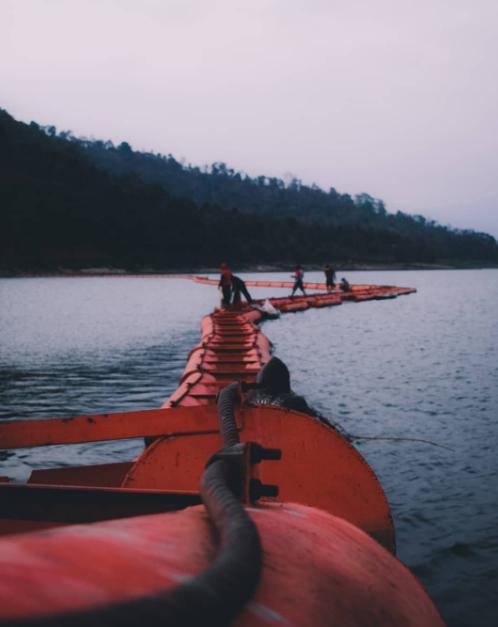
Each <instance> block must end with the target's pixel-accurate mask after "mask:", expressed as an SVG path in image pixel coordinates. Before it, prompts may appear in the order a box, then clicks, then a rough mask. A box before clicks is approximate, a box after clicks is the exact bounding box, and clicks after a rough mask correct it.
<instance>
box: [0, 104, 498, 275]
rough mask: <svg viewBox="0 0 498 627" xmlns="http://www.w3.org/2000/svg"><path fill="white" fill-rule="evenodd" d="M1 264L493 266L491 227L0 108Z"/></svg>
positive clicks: (42, 267) (497, 256)
mask: <svg viewBox="0 0 498 627" xmlns="http://www.w3.org/2000/svg"><path fill="white" fill-rule="evenodd" d="M0 245H1V253H0V270H2V271H3V272H9V271H14V272H15V271H53V270H57V269H60V268H64V269H80V268H88V267H93V266H109V267H120V268H125V269H129V270H134V271H137V270H145V269H147V270H167V269H177V268H185V267H206V266H213V265H217V264H218V263H219V261H220V260H221V259H227V260H229V261H230V262H231V263H232V264H237V265H246V266H247V265H255V264H278V263H280V264H282V265H285V264H293V263H295V262H300V263H308V264H322V263H324V262H325V261H332V262H334V263H336V264H341V263H342V264H352V263H359V264H365V263H380V264H389V263H444V264H450V265H457V266H459V265H460V266H462V265H463V266H465V265H496V264H497V263H498V245H497V243H496V241H495V240H494V238H493V237H491V236H490V235H487V234H484V233H475V232H473V231H461V230H454V229H450V228H448V227H444V226H441V225H438V224H437V223H434V222H428V221H427V220H425V219H424V218H423V217H422V216H410V215H407V214H404V213H401V212H397V213H396V214H391V213H388V212H387V211H386V209H385V207H384V204H383V203H382V201H380V200H376V199H374V198H372V197H371V196H369V195H367V194H361V195H359V196H356V197H355V198H354V199H353V198H351V196H349V195H347V194H339V193H337V192H336V191H335V190H334V189H330V190H329V191H328V192H325V191H323V190H321V189H319V188H318V187H316V186H311V187H310V186H306V185H303V184H302V183H301V182H300V181H298V180H296V179H294V180H293V181H291V182H290V183H289V184H288V185H286V184H284V182H283V181H281V180H279V179H275V178H267V177H263V176H261V177H257V178H250V177H248V176H246V175H244V174H242V173H239V172H235V171H233V170H231V169H229V168H228V167H227V166H226V165H225V164H222V163H217V164H213V165H212V166H211V167H209V168H204V169H203V170H201V169H200V168H198V167H193V166H185V165H182V164H181V163H179V162H178V161H177V160H175V159H174V158H173V157H172V156H171V155H168V156H163V155H159V154H151V153H141V152H136V151H133V150H132V148H131V147H130V145H129V144H127V143H126V142H123V143H121V144H120V145H119V146H114V145H113V144H112V143H111V142H103V141H93V140H92V141H90V140H86V139H79V138H75V137H73V136H72V134H71V133H69V132H62V133H59V134H57V132H56V129H55V128H54V127H40V126H38V125H37V124H36V123H34V122H32V123H31V124H30V125H26V124H23V123H20V122H17V121H15V120H14V119H13V118H12V117H11V116H10V115H9V114H8V113H7V112H5V111H2V110H0Z"/></svg>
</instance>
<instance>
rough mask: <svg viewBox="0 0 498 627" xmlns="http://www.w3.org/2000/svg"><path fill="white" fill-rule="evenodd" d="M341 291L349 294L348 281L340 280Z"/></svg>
mask: <svg viewBox="0 0 498 627" xmlns="http://www.w3.org/2000/svg"><path fill="white" fill-rule="evenodd" d="M341 290H342V291H343V292H351V285H349V283H348V281H346V279H345V278H344V277H342V279H341Z"/></svg>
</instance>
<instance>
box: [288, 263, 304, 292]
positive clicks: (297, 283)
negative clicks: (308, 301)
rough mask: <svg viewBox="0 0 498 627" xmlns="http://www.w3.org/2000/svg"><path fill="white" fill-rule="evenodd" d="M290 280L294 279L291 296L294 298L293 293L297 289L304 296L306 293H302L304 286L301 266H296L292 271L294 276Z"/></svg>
mask: <svg viewBox="0 0 498 627" xmlns="http://www.w3.org/2000/svg"><path fill="white" fill-rule="evenodd" d="M292 278H293V279H294V287H293V288H292V294H291V296H294V292H295V291H296V290H297V289H300V290H301V292H302V293H303V294H304V295H305V296H306V292H305V291H304V285H303V278H304V272H303V269H302V268H301V266H296V268H295V270H294V274H293V275H292Z"/></svg>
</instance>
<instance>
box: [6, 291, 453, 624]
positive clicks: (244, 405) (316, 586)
mask: <svg viewBox="0 0 498 627" xmlns="http://www.w3.org/2000/svg"><path fill="white" fill-rule="evenodd" d="M354 287H355V288H356V287H357V286H354ZM386 289H388V288H384V287H379V288H377V289H372V288H371V287H368V288H367V287H366V286H362V289H361V290H358V289H353V294H354V295H355V296H356V295H358V296H360V295H362V294H363V295H367V294H368V295H373V294H377V295H378V296H382V294H384V293H386V292H385V290H386ZM396 289H397V288H389V289H388V292H387V293H388V294H390V295H391V294H393V292H391V291H390V290H396ZM399 293H407V291H406V290H405V291H400V292H399ZM394 295H397V294H394ZM344 296H346V295H344ZM374 297H375V296H374ZM271 300H272V304H273V305H274V306H275V307H276V308H278V309H279V310H280V311H282V312H284V311H293V310H297V309H293V308H292V306H293V305H297V306H299V307H300V308H302V309H307V308H309V307H315V306H321V307H323V306H333V305H336V304H339V303H340V302H342V300H344V298H343V295H342V294H339V293H337V294H336V293H334V294H317V295H312V296H306V297H303V298H294V299H290V298H289V299H271ZM262 319H263V313H262V312H261V311H258V310H255V309H253V308H251V307H250V306H241V307H239V308H238V309H233V310H230V309H228V310H226V309H220V310H215V312H214V313H213V314H211V315H209V316H206V317H205V318H204V319H203V321H202V332H201V340H200V342H199V344H198V345H197V346H195V347H194V349H193V350H192V351H191V353H190V355H189V357H188V360H187V364H186V367H185V370H184V372H183V374H182V376H181V379H180V383H179V386H178V389H177V390H176V391H175V392H174V393H173V394H172V395H171V396H170V398H168V399H167V400H166V402H165V403H164V405H163V407H162V408H160V409H157V410H148V411H137V412H127V413H115V414H105V415H95V416H80V417H76V418H70V419H53V420H39V421H18V422H10V423H3V424H1V425H0V442H1V444H0V446H1V447H2V448H16V447H30V446H43V445H49V444H71V443H77V442H92V441H104V440H112V439H122V438H131V437H143V438H145V441H146V446H145V448H144V451H143V453H142V454H141V455H140V456H139V457H138V458H137V459H136V460H133V461H130V462H128V463H116V464H103V465H99V466H89V467H79V468H63V469H62V468H61V469H47V470H41V471H35V472H33V473H32V475H31V477H30V480H29V482H28V483H27V484H25V485H20V484H13V483H8V482H4V483H0V503H1V504H2V507H1V511H2V521H1V523H0V531H2V532H3V533H4V534H5V535H4V537H3V539H0V562H1V563H2V569H1V575H0V582H1V585H0V626H1V625H5V624H11V623H12V622H13V621H18V622H16V623H12V624H19V625H23V624H26V625H28V624H32V623H31V622H30V621H41V622H40V623H38V622H36V624H43V625H54V626H55V625H73V624H74V625H88V626H89V627H90V625H95V624H99V625H100V624H105V625H135V624H137V623H138V622H147V623H151V624H154V623H155V622H156V621H159V620H160V621H161V624H167V625H182V624H184V625H196V624H213V625H223V624H235V625H241V626H242V625H244V626H245V625H258V626H259V625H268V624H274V623H281V624H284V625H311V624H313V625H332V624H333V625H351V626H360V625H365V624H379V625H419V626H424V627H425V626H433V625H434V626H435V625H442V624H443V623H442V620H441V618H440V616H439V614H438V612H437V610H436V609H435V607H434V606H433V604H432V602H431V601H430V599H429V598H428V596H427V594H426V593H425V592H424V590H423V589H422V587H421V586H420V584H419V583H418V582H417V581H416V580H415V578H414V577H413V576H412V575H411V574H410V573H409V571H408V570H407V569H406V568H405V567H404V566H402V565H401V564H400V563H399V562H398V561H397V560H396V558H395V557H394V556H393V553H394V551H395V541H394V529H393V524H392V520H391V515H390V510H389V506H388V503H387V500H386V498H385V495H384V493H383V490H382V487H381V486H380V484H379V482H378V480H377V479H376V477H375V475H374V473H373V471H372V470H371V468H370V467H369V465H368V464H367V463H366V462H365V460H364V459H363V458H362V457H361V455H360V454H359V453H358V452H357V451H356V449H355V448H354V447H353V446H352V445H351V444H350V443H349V442H348V441H347V439H346V438H344V437H343V436H342V435H341V433H340V432H339V431H337V430H336V429H335V428H334V427H333V426H332V425H331V424H329V423H328V422H327V421H326V420H324V419H323V418H321V417H320V416H317V415H316V414H315V413H314V412H313V411H312V410H310V408H309V407H308V406H307V404H306V402H305V401H304V399H301V398H300V397H298V396H296V395H295V394H294V393H293V392H292V390H291V388H290V385H289V376H288V371H287V369H286V368H285V365H283V364H282V363H281V362H280V361H279V360H278V359H276V358H274V357H273V358H272V356H271V344H270V342H269V340H268V339H267V338H266V336H265V335H264V334H263V333H262V331H261V330H260V328H259V327H258V323H259V322H260V321H261V320H262ZM201 502H204V505H205V507H203V506H201V505H200V503H201ZM42 530H43V532H42V533H40V531H42ZM28 532H29V533H28ZM33 624H34V623H33Z"/></svg>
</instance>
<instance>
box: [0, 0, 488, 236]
mask: <svg viewBox="0 0 498 627" xmlns="http://www.w3.org/2000/svg"><path fill="white" fill-rule="evenodd" d="M0 107H2V108H5V109H7V111H9V113H11V114H12V115H13V116H14V117H15V118H17V119H20V120H23V121H30V120H35V121H37V122H39V123H41V124H53V125H55V126H56V127H57V129H58V130H72V131H73V132H74V133H75V134H77V135H83V136H88V137H95V138H100V139H111V140H113V141H114V142H120V141H123V140H126V141H128V142H129V143H130V144H131V145H132V146H133V147H134V148H136V149H143V150H153V151H155V152H162V153H171V154H173V156H175V157H176V158H178V159H181V158H184V159H185V160H186V161H187V162H189V163H192V164H195V165H200V166H202V165H204V164H207V163H212V162H214V161H224V162H226V163H227V164H228V165H229V166H230V167H232V168H235V169H237V170H242V171H244V172H247V173H248V174H250V175H251V176H254V175H259V174H265V175H268V176H277V177H281V178H288V177H289V176H291V175H293V176H296V177H298V178H301V179H302V180H303V182H305V183H308V184H311V183H313V182H315V183H316V184H318V185H319V186H320V187H322V188H324V189H327V190H328V188H329V187H335V188H336V189H337V190H338V191H340V192H343V193H350V194H352V195H354V194H357V193H361V192H367V193H369V194H371V195H373V196H375V197H377V198H382V199H383V200H384V201H385V202H386V205H387V208H388V210H389V211H396V210H398V209H400V210H402V211H407V212H410V213H422V214H423V215H425V216H427V217H430V218H433V219H436V220H438V221H439V222H441V223H443V224H451V225H453V226H456V227H460V228H474V229H477V230H484V231H487V232H490V233H492V234H493V235H494V236H495V237H498V176H497V173H498V146H497V143H498V1H497V0H473V2H471V0H416V1H411V0H0Z"/></svg>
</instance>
